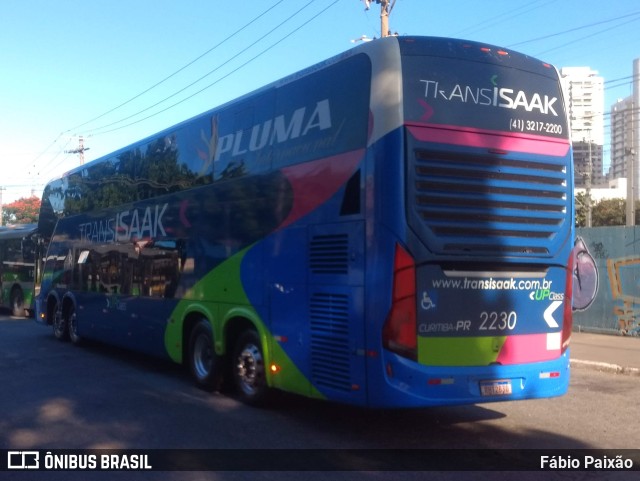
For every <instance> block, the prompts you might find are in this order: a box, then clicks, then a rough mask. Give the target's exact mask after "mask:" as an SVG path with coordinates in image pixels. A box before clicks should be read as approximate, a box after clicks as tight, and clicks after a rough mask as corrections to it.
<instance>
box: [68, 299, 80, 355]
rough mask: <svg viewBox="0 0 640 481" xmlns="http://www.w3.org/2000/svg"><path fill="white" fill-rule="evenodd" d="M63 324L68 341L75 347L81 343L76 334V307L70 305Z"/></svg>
mask: <svg viewBox="0 0 640 481" xmlns="http://www.w3.org/2000/svg"><path fill="white" fill-rule="evenodd" d="M65 324H66V325H67V329H68V330H69V339H70V340H71V342H72V343H74V344H75V345H79V344H81V343H82V337H80V335H79V334H78V316H77V315H76V307H75V306H74V305H73V304H71V306H69V308H68V309H67V312H66V314H65Z"/></svg>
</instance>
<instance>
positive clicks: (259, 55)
mask: <svg viewBox="0 0 640 481" xmlns="http://www.w3.org/2000/svg"><path fill="white" fill-rule="evenodd" d="M312 1H314V0H312ZM339 1H340V0H335V1H334V2H333V3H331V4H330V5H329V7H332V6H334V5H335V4H337V3H338V2H339ZM309 3H311V2H309ZM326 11H328V8H325V9H323V10H322V11H320V12H318V13H317V14H316V15H314V16H313V17H311V18H310V19H309V20H307V21H306V22H304V23H303V24H302V25H300V26H298V27H297V28H295V29H294V30H293V31H291V32H289V33H288V34H287V35H285V36H284V37H282V38H281V39H280V40H278V41H276V42H275V43H273V44H272V45H270V46H269V47H267V48H265V49H264V50H262V51H260V52H259V53H258V54H257V55H255V56H253V57H251V58H250V59H249V60H247V61H246V62H244V63H243V64H241V65H239V66H238V67H236V68H235V69H233V70H232V71H230V72H229V73H227V74H226V75H223V76H222V77H220V78H218V79H217V80H215V81H214V82H212V83H210V84H209V85H207V86H205V87H204V88H202V89H200V90H198V91H197V92H194V93H193V94H191V95H189V96H187V97H185V98H183V99H182V100H179V101H178V102H176V103H174V104H171V105H169V106H168V107H166V108H164V109H162V110H159V111H157V112H155V113H153V114H151V115H148V116H146V117H143V118H141V119H138V120H136V121H133V122H130V123H128V124H126V125H122V126H120V127H115V128H113V129H110V130H105V131H103V132H98V133H95V134H93V135H94V136H95V135H103V134H108V133H111V132H115V131H118V130H122V129H125V128H127V127H131V126H132V125H136V124H138V123H140V122H144V121H145V120H148V119H150V118H152V117H155V116H156V115H159V114H161V113H164V112H166V111H167V110H170V109H172V108H174V107H176V106H178V105H180V104H182V103H184V102H186V101H187V100H189V99H191V98H193V97H195V96H196V95H199V94H201V93H202V92H204V91H205V90H207V89H209V88H211V87H213V86H214V85H216V84H217V83H219V82H221V81H222V80H224V79H226V78H227V77H229V76H230V75H232V74H234V73H236V72H237V71H238V70H240V69H242V68H243V67H245V66H247V65H248V64H249V63H251V62H253V61H254V60H256V59H257V58H259V57H261V56H262V55H264V54H265V53H266V52H268V51H269V50H271V49H272V48H274V47H276V46H277V45H279V44H280V43H282V42H283V41H284V40H286V39H287V38H289V37H290V36H291V35H293V34H294V33H296V32H297V31H298V30H300V29H301V28H302V27H305V26H306V25H308V24H309V23H311V22H312V21H313V20H315V19H316V18H318V17H319V16H320V15H322V14H323V13H324V12H326ZM285 22H286V21H285ZM283 23H284V22H283ZM269 33H271V32H269ZM267 35H268V34H267ZM265 36H266V35H265ZM253 45H255V43H254V44H252V45H251V46H253ZM251 46H250V47H251ZM250 47H248V48H250ZM248 48H247V49H248ZM247 49H245V50H243V51H242V52H241V53H244V52H245V51H246V50H247ZM225 63H228V62H225ZM216 70H217V69H216ZM194 83H195V82H194ZM190 86H191V85H189V86H188V87H190ZM188 87H185V89H186V88H188ZM185 89H182V90H180V91H179V92H177V93H180V92H182V91H184V90H185ZM174 96H175V94H173V95H171V96H169V97H167V98H166V99H164V100H162V101H160V102H158V103H156V104H154V105H153V106H152V107H154V106H156V105H158V104H160V103H163V102H164V101H166V100H168V99H169V98H171V97H174ZM152 107H150V108H152ZM146 110H149V108H147V109H144V110H142V111H140V112H138V113H136V114H134V115H132V116H129V117H128V118H131V117H135V116H136V115H139V114H140V113H142V112H144V111H146ZM124 120H127V119H122V120H120V121H118V122H114V124H112V125H115V124H117V123H120V122H122V121H124ZM106 127H108V126H103V127H101V128H106ZM99 129H100V128H97V129H94V130H99Z"/></svg>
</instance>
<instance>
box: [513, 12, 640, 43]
mask: <svg viewBox="0 0 640 481" xmlns="http://www.w3.org/2000/svg"><path fill="white" fill-rule="evenodd" d="M638 15H640V11H636V12H632V13H628V14H626V15H621V16H620V17H615V18H610V19H608V20H602V21H600V22H594V23H590V24H587V25H582V26H580V27H575V28H570V29H568V30H563V31H561V32H556V33H552V34H550V35H545V36H543V37H537V38H532V39H529V40H525V41H523V42H518V43H513V44H511V45H508V47H509V48H513V47H518V46H520V45H525V44H527V43H532V42H538V41H540V40H547V39H549V38H553V37H558V36H560V35H566V34H568V33H571V32H577V31H578V30H584V29H585V28H591V27H595V26H597V25H602V24H605V23H609V22H615V21H616V20H621V19H623V18H628V17H632V16H638ZM621 25H624V24H621ZM618 26H620V25H616V27H618ZM558 48H560V47H558Z"/></svg>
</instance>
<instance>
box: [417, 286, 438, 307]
mask: <svg viewBox="0 0 640 481" xmlns="http://www.w3.org/2000/svg"><path fill="white" fill-rule="evenodd" d="M420 305H421V306H422V310H423V311H428V310H429V309H433V308H434V307H436V305H435V304H434V302H433V300H431V298H430V297H429V294H428V293H427V291H424V292H423V293H422V301H421V302H420Z"/></svg>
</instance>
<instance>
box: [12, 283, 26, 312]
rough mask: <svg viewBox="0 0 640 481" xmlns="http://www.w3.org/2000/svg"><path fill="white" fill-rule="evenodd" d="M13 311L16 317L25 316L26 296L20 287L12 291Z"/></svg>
mask: <svg viewBox="0 0 640 481" xmlns="http://www.w3.org/2000/svg"><path fill="white" fill-rule="evenodd" d="M11 311H12V314H13V315H14V316H16V317H24V316H25V309H24V295H23V294H22V289H20V288H19V287H14V288H13V289H12V290H11Z"/></svg>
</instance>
